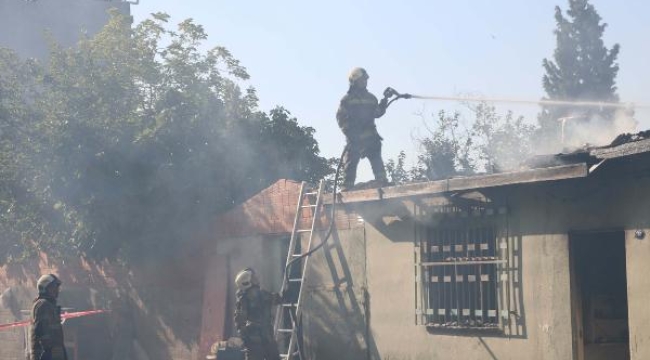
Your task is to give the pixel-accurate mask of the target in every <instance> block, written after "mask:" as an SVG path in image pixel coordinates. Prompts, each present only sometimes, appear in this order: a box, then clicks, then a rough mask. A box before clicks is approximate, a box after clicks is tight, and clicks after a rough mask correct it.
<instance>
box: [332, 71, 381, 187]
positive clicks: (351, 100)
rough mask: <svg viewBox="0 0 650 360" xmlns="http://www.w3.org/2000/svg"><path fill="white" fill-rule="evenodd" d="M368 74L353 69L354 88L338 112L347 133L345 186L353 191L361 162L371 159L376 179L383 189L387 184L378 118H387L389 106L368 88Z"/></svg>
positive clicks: (351, 75)
mask: <svg viewBox="0 0 650 360" xmlns="http://www.w3.org/2000/svg"><path fill="white" fill-rule="evenodd" d="M368 78H369V76H368V73H367V72H366V70H364V69H363V68H355V69H352V71H351V72H350V75H349V77H348V80H349V81H350V88H349V90H348V92H347V94H345V96H343V98H342V99H341V104H340V106H339V109H338V111H337V112H336V120H337V122H338V124H339V127H340V128H341V130H342V131H343V134H345V140H346V142H347V144H346V149H347V150H346V151H345V153H344V155H343V159H342V160H343V187H342V188H341V190H343V191H345V190H349V189H350V188H352V187H353V186H354V181H355V179H356V177H357V166H358V165H359V160H361V159H362V158H368V160H369V161H370V165H371V166H372V172H373V173H374V175H375V180H376V181H377V182H378V183H379V185H380V186H382V185H387V184H388V179H387V178H386V169H385V168H384V161H383V160H382V158H381V141H382V140H383V139H382V137H381V136H379V133H378V132H377V126H376V125H375V119H376V118H379V117H381V116H383V115H384V114H385V113H386V108H387V107H388V98H387V97H386V96H385V97H384V98H383V99H382V100H381V101H380V102H378V101H377V98H376V97H375V96H374V95H373V94H371V93H370V92H369V91H368V90H367V89H366V87H367V86H368Z"/></svg>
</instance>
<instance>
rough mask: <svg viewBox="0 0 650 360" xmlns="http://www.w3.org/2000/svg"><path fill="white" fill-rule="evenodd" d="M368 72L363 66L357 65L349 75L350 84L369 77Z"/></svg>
mask: <svg viewBox="0 0 650 360" xmlns="http://www.w3.org/2000/svg"><path fill="white" fill-rule="evenodd" d="M368 78H369V76H368V72H367V71H366V69H364V68H361V67H356V68H354V69H352V71H350V74H349V75H348V80H350V84H354V83H356V82H357V81H358V80H360V79H368Z"/></svg>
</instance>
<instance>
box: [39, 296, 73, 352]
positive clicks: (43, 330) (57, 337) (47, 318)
mask: <svg viewBox="0 0 650 360" xmlns="http://www.w3.org/2000/svg"><path fill="white" fill-rule="evenodd" d="M30 346H31V349H30V350H31V351H30V360H67V359H68V357H67V355H66V352H65V347H64V343H63V325H61V308H60V307H59V306H57V304H56V299H53V298H51V297H48V296H45V295H40V296H39V297H38V298H37V299H36V300H35V301H34V306H33V308H32V327H31V329H30Z"/></svg>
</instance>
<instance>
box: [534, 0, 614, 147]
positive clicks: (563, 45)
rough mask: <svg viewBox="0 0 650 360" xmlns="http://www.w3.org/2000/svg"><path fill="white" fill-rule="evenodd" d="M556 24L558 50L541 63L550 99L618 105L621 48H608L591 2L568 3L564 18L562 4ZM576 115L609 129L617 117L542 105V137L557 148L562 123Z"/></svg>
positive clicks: (574, 0)
mask: <svg viewBox="0 0 650 360" xmlns="http://www.w3.org/2000/svg"><path fill="white" fill-rule="evenodd" d="M555 21H556V24H557V27H556V29H555V37H556V49H555V52H554V54H553V59H552V60H549V59H544V61H543V67H544V70H545V74H544V77H543V86H544V90H545V92H546V99H549V100H565V101H572V100H585V101H587V100H588V101H602V102H617V101H618V100H619V98H618V95H617V93H616V90H617V89H616V75H617V73H618V64H617V63H616V58H617V56H618V53H619V49H620V47H619V45H618V44H615V45H614V46H612V48H611V49H608V48H607V47H605V45H604V43H603V39H602V37H603V32H604V31H605V28H606V27H607V24H605V23H602V22H601V17H600V15H599V14H598V12H597V11H596V9H595V8H594V6H593V5H592V4H590V3H589V1H588V0H569V9H568V10H567V12H566V16H565V15H563V13H562V10H561V9H560V7H559V6H558V7H556V8H555ZM576 115H577V116H579V117H581V118H585V119H590V118H592V117H598V118H600V119H604V120H605V122H606V124H608V125H611V123H612V122H613V116H614V113H613V111H612V110H611V109H599V108H577V107H572V106H544V108H543V109H542V112H541V113H540V114H539V116H538V121H539V125H540V135H541V136H542V137H541V138H542V139H543V140H544V141H545V142H547V143H549V144H551V145H558V142H559V139H560V129H561V125H560V122H558V119H560V118H565V117H568V116H573V117H575V116H576ZM551 148H553V146H551Z"/></svg>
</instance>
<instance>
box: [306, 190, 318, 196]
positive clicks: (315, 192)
mask: <svg viewBox="0 0 650 360" xmlns="http://www.w3.org/2000/svg"><path fill="white" fill-rule="evenodd" d="M303 195H318V191H312V192H306V193H303Z"/></svg>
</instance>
